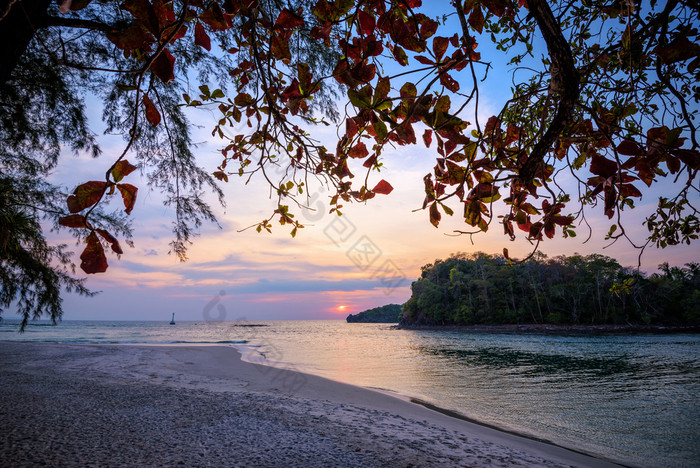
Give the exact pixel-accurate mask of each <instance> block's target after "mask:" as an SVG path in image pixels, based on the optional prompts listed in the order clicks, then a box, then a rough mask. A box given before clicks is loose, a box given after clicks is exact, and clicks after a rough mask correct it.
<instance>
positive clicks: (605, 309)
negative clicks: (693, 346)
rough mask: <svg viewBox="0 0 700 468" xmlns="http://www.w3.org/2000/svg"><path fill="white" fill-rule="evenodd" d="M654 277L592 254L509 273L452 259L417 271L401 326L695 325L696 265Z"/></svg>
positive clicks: (698, 311)
mask: <svg viewBox="0 0 700 468" xmlns="http://www.w3.org/2000/svg"><path fill="white" fill-rule="evenodd" d="M659 270H660V271H659V272H658V273H654V274H652V275H649V276H646V275H644V274H638V273H637V272H636V271H635V270H633V269H630V268H623V267H621V266H620V264H619V263H618V262H617V260H615V259H614V258H611V257H606V256H604V255H599V254H593V255H588V256H582V255H578V254H575V255H573V256H568V257H567V256H564V255H561V256H558V257H553V258H547V256H546V255H544V254H541V253H539V252H538V253H536V254H535V255H534V256H533V257H532V258H530V259H529V260H527V261H526V262H523V263H520V264H515V265H512V266H511V265H509V262H508V260H507V259H505V258H504V257H502V256H500V255H489V254H485V253H481V252H479V253H474V254H463V253H459V254H455V255H452V256H451V257H449V258H448V259H446V260H436V261H435V263H432V264H429V265H425V266H424V267H423V268H422V274H421V277H420V278H419V279H418V280H417V281H415V282H414V283H413V285H412V287H411V288H412V295H411V298H410V299H409V300H408V302H406V304H404V306H403V316H402V323H405V324H413V325H443V324H444V325H476V324H530V323H538V324H539V323H550V324H572V325H586V324H596V325H597V324H631V325H641V324H644V325H700V263H697V262H693V263H687V264H685V266H684V267H671V266H669V265H668V263H663V264H661V265H659Z"/></svg>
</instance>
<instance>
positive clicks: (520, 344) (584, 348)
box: [0, 321, 700, 467]
mask: <svg viewBox="0 0 700 468" xmlns="http://www.w3.org/2000/svg"><path fill="white" fill-rule="evenodd" d="M251 325H262V326H251ZM17 329H18V325H17V323H13V322H10V321H5V322H3V324H2V325H0V340H3V341H40V342H65V343H222V344H230V345H235V346H239V347H241V348H242V349H243V351H244V352H245V357H246V359H248V360H250V361H254V362H265V363H267V364H268V365H273V366H277V367H281V368H286V369H292V370H298V371H302V372H307V373H311V374H316V375H321V376H323V377H327V378H330V379H333V380H338V381H342V382H346V383H350V384H354V385H360V386H365V387H373V388H379V389H384V390H390V391H393V392H396V393H399V394H402V395H405V396H410V397H415V398H419V399H421V400H424V401H426V402H428V403H431V404H433V405H436V406H439V407H442V408H445V409H449V410H452V411H456V412H458V413H460V414H462V415H464V416H466V417H468V418H471V419H474V420H476V421H479V422H482V423H486V424H490V425H494V426H497V427H499V428H502V429H505V430H510V431H514V432H518V433H521V434H526V435H528V436H532V437H536V438H540V439H544V440H548V441H551V442H554V443H557V444H559V445H562V446H565V447H567V448H573V449H576V450H580V451H584V452H587V453H591V454H594V455H597V456H601V457H604V458H607V459H611V460H613V461H618V462H621V463H624V464H629V465H634V466H645V467H657V466H669V467H671V466H673V467H684V466H687V467H691V466H698V460H700V335H633V336H552V335H508V334H465V333H456V332H439V331H410V330H397V329H394V328H392V327H391V326H389V325H385V324H364V323H345V322H344V321H271V322H255V323H253V322H244V321H238V322H214V321H201V322H179V323H177V324H176V325H169V324H168V322H167V321H165V322H97V321H95V322H83V321H64V322H62V323H60V324H59V325H57V326H51V325H50V324H46V323H34V324H31V325H29V326H28V327H27V330H26V332H25V333H23V334H21V335H20V334H18V333H17Z"/></svg>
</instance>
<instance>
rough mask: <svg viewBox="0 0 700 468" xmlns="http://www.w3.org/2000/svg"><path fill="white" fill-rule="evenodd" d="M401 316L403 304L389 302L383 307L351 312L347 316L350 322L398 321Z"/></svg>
mask: <svg viewBox="0 0 700 468" xmlns="http://www.w3.org/2000/svg"><path fill="white" fill-rule="evenodd" d="M400 316H401V306H400V305H399V304H387V305H385V306H381V307H375V308H373V309H369V310H365V311H364V312H359V313H357V314H355V315H353V314H350V315H348V317H347V318H346V320H347V322H348V323H396V322H398V321H399V317H400Z"/></svg>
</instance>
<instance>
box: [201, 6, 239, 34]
mask: <svg viewBox="0 0 700 468" xmlns="http://www.w3.org/2000/svg"><path fill="white" fill-rule="evenodd" d="M199 19H200V20H201V21H203V22H204V23H206V24H207V25H208V26H209V27H210V28H211V29H212V30H214V31H226V30H227V29H228V28H229V27H231V25H230V23H229V21H230V20H229V21H227V20H226V17H225V16H224V12H223V11H221V7H220V6H219V4H218V3H217V2H211V8H209V9H208V10H207V11H205V12H204V13H202V14H201V15H199Z"/></svg>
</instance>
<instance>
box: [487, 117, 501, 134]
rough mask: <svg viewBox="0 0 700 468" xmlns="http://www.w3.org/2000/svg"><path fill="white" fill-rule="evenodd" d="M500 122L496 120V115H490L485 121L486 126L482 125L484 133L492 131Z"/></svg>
mask: <svg viewBox="0 0 700 468" xmlns="http://www.w3.org/2000/svg"><path fill="white" fill-rule="evenodd" d="M500 124H501V123H500V122H499V120H498V117H496V116H495V115H492V116H491V117H489V120H488V121H487V122H486V127H484V133H486V134H488V133H491V132H493V131H494V130H495V129H496V127H497V126H499V125H500Z"/></svg>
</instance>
